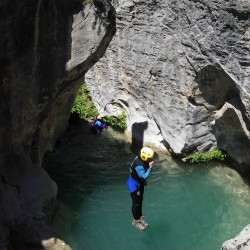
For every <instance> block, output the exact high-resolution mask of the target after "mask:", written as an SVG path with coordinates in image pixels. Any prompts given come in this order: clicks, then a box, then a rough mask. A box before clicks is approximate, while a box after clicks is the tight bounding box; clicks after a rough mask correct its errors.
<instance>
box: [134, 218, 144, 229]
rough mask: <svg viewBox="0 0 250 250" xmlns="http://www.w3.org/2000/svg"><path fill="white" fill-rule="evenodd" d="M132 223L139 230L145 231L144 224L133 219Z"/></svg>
mask: <svg viewBox="0 0 250 250" xmlns="http://www.w3.org/2000/svg"><path fill="white" fill-rule="evenodd" d="M132 225H133V226H135V227H136V228H137V229H138V230H140V231H145V229H146V228H145V226H144V225H143V224H142V223H141V222H139V221H137V220H133V221H132Z"/></svg>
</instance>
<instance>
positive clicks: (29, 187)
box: [0, 0, 115, 249]
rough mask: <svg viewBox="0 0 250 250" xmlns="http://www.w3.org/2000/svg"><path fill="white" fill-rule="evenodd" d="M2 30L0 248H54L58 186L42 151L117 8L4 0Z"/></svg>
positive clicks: (60, 124)
mask: <svg viewBox="0 0 250 250" xmlns="http://www.w3.org/2000/svg"><path fill="white" fill-rule="evenodd" d="M0 33H1V39H0V83H1V92H0V102H1V105H0V123H1V126H0V140H1V142H0V148H1V149H0V177H1V178H0V249H7V248H8V247H9V245H10V242H11V245H12V247H13V248H14V249H30V248H31V249H34V248H35V246H36V247H37V246H38V245H39V244H41V242H43V245H44V246H46V244H47V245H48V244H49V245H50V246H51V244H52V247H53V242H54V241H53V240H52V241H51V240H50V241H46V240H47V239H49V238H51V237H54V233H53V232H51V230H50V228H49V227H48V226H47V223H46V222H47V219H48V213H49V211H50V209H51V206H52V203H53V200H54V199H55V197H56V192H57V187H56V184H55V183H54V182H53V181H52V180H51V179H50V178H49V176H48V175H47V173H46V172H45V171H44V170H43V169H42V168H41V162H42V158H43V156H44V153H45V152H46V151H48V150H51V149H52V146H53V145H54V143H55V141H56V139H58V137H59V136H60V135H61V134H62V133H63V132H64V130H65V129H66V127H67V121H68V118H69V115H70V111H71V107H72V105H73V103H74V99H75V96H76V92H77V90H78V89H79V87H80V85H81V84H82V83H83V81H84V75H85V73H86V72H87V70H88V69H89V68H90V67H92V66H93V64H94V63H95V62H97V61H98V60H99V58H100V57H101V56H102V55H103V54H104V52H105V50H106V48H107V46H108V44H109V42H110V41H111V39H112V37H113V35H114V34H115V12H114V8H113V7H112V6H111V5H110V3H109V2H108V1H102V2H96V3H94V4H93V3H92V4H90V5H83V1H78V0H72V1H68V0H62V1H59V0H58V1H57V0H31V1H30V0H29V1H28V0H24V1H15V0H14V1H10V0H4V1H1V3H0ZM57 243H58V241H57ZM46 249H49V248H46ZM63 249H64V248H63ZM65 249H66V248H65Z"/></svg>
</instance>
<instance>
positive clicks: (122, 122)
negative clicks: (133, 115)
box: [103, 103, 127, 131]
mask: <svg viewBox="0 0 250 250" xmlns="http://www.w3.org/2000/svg"><path fill="white" fill-rule="evenodd" d="M114 105H115V106H117V107H120V108H121V109H122V114H121V115H118V117H115V116H106V117H104V118H103V121H104V122H105V123H107V124H108V125H111V126H112V127H114V128H116V129H120V130H122V131H124V130H125V129H126V128H127V124H126V119H127V116H126V113H125V111H124V109H123V108H122V107H121V106H120V105H119V104H117V103H116V104H114Z"/></svg>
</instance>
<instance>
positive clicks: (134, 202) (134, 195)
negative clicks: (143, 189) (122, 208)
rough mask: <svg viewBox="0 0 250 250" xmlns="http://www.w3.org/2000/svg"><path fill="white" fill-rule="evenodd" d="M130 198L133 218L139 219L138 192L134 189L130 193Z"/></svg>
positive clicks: (139, 199)
mask: <svg viewBox="0 0 250 250" xmlns="http://www.w3.org/2000/svg"><path fill="white" fill-rule="evenodd" d="M131 198H132V214H133V217H134V219H135V220H139V219H140V201H141V198H140V192H139V191H135V192H133V193H131Z"/></svg>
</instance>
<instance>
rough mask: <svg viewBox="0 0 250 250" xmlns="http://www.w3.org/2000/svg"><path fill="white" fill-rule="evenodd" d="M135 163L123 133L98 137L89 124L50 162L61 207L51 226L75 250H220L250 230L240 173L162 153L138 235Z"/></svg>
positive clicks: (72, 133)
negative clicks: (132, 191)
mask: <svg viewBox="0 0 250 250" xmlns="http://www.w3.org/2000/svg"><path fill="white" fill-rule="evenodd" d="M138 150H139V149H138ZM134 157H135V154H134V153H132V150H131V146H130V144H129V143H128V142H127V141H126V139H125V137H124V135H123V134H122V133H120V132H116V131H113V130H111V129H110V128H109V129H106V130H104V131H103V132H102V134H100V135H96V134H92V133H91V132H90V130H89V125H88V124H86V123H84V122H83V123H80V124H78V125H77V126H73V127H71V128H70V130H69V131H68V133H67V135H66V136H64V142H63V144H62V145H61V146H60V147H58V150H57V151H56V152H55V153H54V154H53V156H52V157H51V158H50V159H49V160H48V166H47V168H46V169H47V171H48V173H49V174H50V176H51V178H52V179H54V180H55V182H56V183H57V185H58V200H59V201H60V203H59V208H58V212H57V214H56V216H55V218H54V221H53V225H52V226H53V228H54V230H55V231H56V232H57V233H58V234H59V236H60V237H61V238H62V239H63V240H64V241H65V242H66V243H67V244H69V245H70V246H71V247H72V248H73V249H74V250H81V249H93V250H94V249H98V250H99V249H102V250H105V249H107V250H112V249H116V250H117V249H124V250H125V249H131V250H132V249H137V250H138V249H139V250H140V249H171V250H175V249H176V250H177V249H178V250H186V249H187V250H190V249H192V250H196V249H197V250H198V249H199V250H201V249H202V250H213V249H220V248H221V245H222V243H223V242H224V241H226V240H228V239H231V238H233V237H235V236H236V235H237V234H238V233H239V232H240V231H241V230H242V229H243V228H244V227H245V226H246V225H247V224H249V222H250V213H249V211H250V209H249V208H250V192H249V191H250V188H249V186H248V185H247V184H245V183H244V182H243V180H242V179H241V177H240V176H239V175H238V174H237V172H235V171H234V170H232V169H230V168H228V167H227V166H226V165H224V164H222V163H217V162H213V163H207V164H202V165H189V164H183V163H182V162H179V161H174V160H173V159H171V157H169V156H167V155H163V154H161V153H158V154H157V155H156V159H155V165H154V168H153V171H152V173H151V176H150V178H149V179H148V186H147V187H145V194H144V201H143V212H144V215H145V218H146V221H147V222H148V223H149V225H150V227H149V228H148V229H147V230H146V231H144V232H140V231H138V230H137V229H136V228H135V227H133V226H132V225H131V222H132V213H131V198H130V195H129V192H128V189H127V186H126V182H127V178H128V177H129V167H130V164H131V162H132V160H133V159H134Z"/></svg>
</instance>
